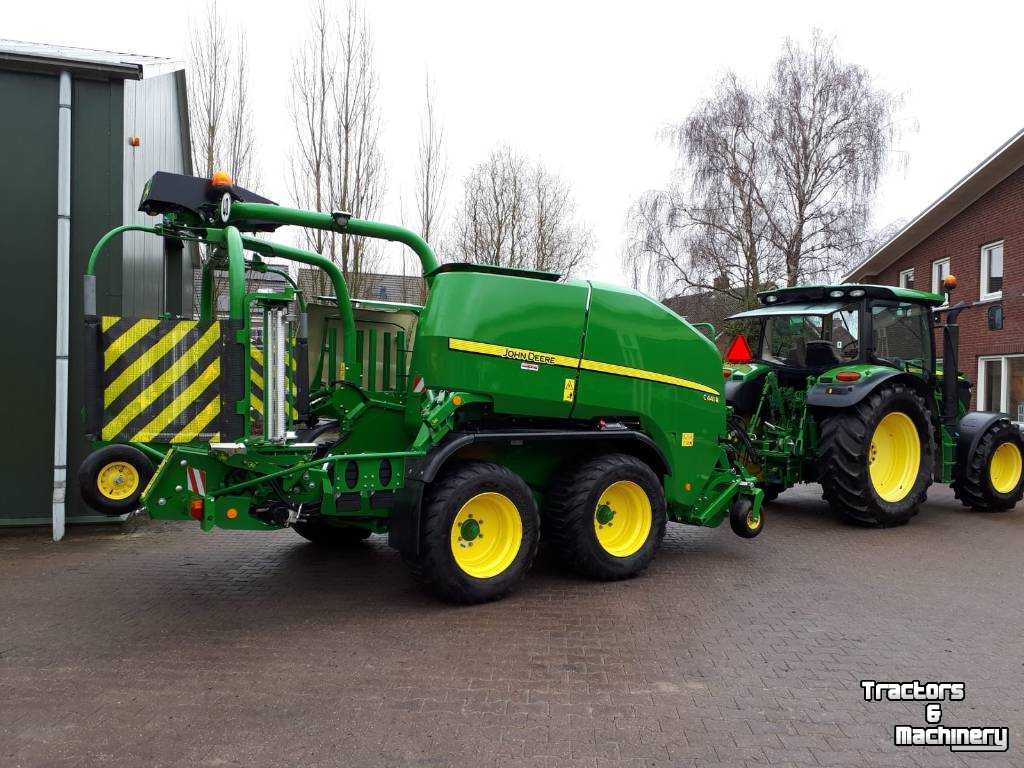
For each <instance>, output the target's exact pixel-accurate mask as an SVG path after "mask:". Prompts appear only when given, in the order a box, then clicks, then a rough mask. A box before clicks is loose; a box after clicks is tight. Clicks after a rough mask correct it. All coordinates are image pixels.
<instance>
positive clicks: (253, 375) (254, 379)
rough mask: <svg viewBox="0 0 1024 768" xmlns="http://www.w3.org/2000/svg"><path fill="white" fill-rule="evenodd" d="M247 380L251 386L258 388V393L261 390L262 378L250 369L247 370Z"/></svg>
mask: <svg viewBox="0 0 1024 768" xmlns="http://www.w3.org/2000/svg"><path fill="white" fill-rule="evenodd" d="M249 379H250V380H251V381H252V383H253V384H255V385H256V386H257V387H259V389H260V391H262V390H263V377H262V376H260V375H259V374H258V373H256V371H254V370H253V369H252V368H250V369H249Z"/></svg>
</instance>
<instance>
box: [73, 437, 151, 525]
mask: <svg viewBox="0 0 1024 768" xmlns="http://www.w3.org/2000/svg"><path fill="white" fill-rule="evenodd" d="M153 471H154V470H153V462H151V461H150V460H149V457H148V456H146V454H144V453H143V452H142V451H140V450H139V449H138V448H134V447H132V446H130V445H116V444H115V445H107V446H104V447H103V448H100V449H99V450H96V451H93V452H92V453H90V454H89V455H88V456H86V457H85V461H83V462H82V465H81V466H80V467H79V468H78V487H79V490H80V491H81V493H82V498H83V499H84V500H85V502H86V503H87V504H88V505H89V506H90V507H92V508H93V509H95V510H96V511H97V512H101V513H102V514H104V515H110V516H111V517H119V516H121V515H124V514H127V513H128V512H134V511H135V510H136V509H137V508H138V506H139V497H141V496H142V492H143V491H144V490H145V488H146V484H147V483H149V479H150V478H151V477H152V476H153Z"/></svg>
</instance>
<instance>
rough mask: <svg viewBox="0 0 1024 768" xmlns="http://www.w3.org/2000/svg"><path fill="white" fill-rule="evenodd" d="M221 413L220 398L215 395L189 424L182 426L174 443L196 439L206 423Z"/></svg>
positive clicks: (173, 439) (173, 440)
mask: <svg viewBox="0 0 1024 768" xmlns="http://www.w3.org/2000/svg"><path fill="white" fill-rule="evenodd" d="M218 413H220V398H219V397H215V398H213V400H211V401H210V402H208V403H207V404H206V407H205V408H203V410H201V411H200V412H199V413H197V414H196V415H195V418H194V419H192V421H190V422H189V423H188V424H186V425H185V426H184V427H182V428H181V431H180V432H178V434H176V435H175V436H174V437H173V438H172V439H171V442H172V443H190V442H192V441H193V440H195V439H196V437H197V436H198V435H199V433H200V432H202V431H203V430H204V429H205V428H206V425H207V424H209V423H210V422H211V421H213V418H214V416H216V415H217V414H218Z"/></svg>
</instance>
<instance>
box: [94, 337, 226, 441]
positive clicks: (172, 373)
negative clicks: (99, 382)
mask: <svg viewBox="0 0 1024 768" xmlns="http://www.w3.org/2000/svg"><path fill="white" fill-rule="evenodd" d="M218 336H220V329H219V328H218V327H217V325H216V324H214V325H211V326H210V328H209V330H208V331H207V332H206V333H204V334H203V335H202V336H201V337H200V338H199V340H198V341H197V342H196V343H195V344H193V345H192V348H191V349H189V351H188V352H186V353H185V354H184V355H182V356H181V357H179V358H178V359H177V360H175V361H174V363H172V364H171V367H170V368H168V369H167V370H166V371H164V372H163V373H162V374H160V375H159V376H158V377H157V378H156V379H155V380H154V381H153V383H152V384H150V385H149V386H148V387H146V388H145V389H144V390H142V392H140V393H139V395H138V397H136V398H135V399H134V400H132V401H131V402H130V403H128V405H126V406H125V407H124V408H123V409H122V410H121V412H120V413H119V414H117V416H115V417H114V418H113V419H111V420H110V421H109V422H107V424H106V426H104V427H103V434H104V437H103V439H104V440H112V439H113V435H116V434H118V433H119V432H120V431H121V430H122V429H124V428H125V427H126V426H128V422H130V421H131V420H132V419H134V418H135V417H136V416H138V415H139V414H140V413H142V412H143V411H144V410H146V409H147V408H149V406H151V405H152V404H153V403H155V402H156V401H157V398H159V397H160V395H162V394H163V393H164V392H165V391H167V388H168V387H170V386H171V385H173V384H174V383H175V382H176V381H178V379H180V378H181V377H182V376H183V375H185V374H186V373H188V371H190V370H191V369H192V367H193V366H194V365H195V364H196V363H198V362H199V359H200V358H201V357H202V356H203V355H204V354H206V350H208V349H209V348H210V347H211V346H212V345H213V342H215V341H216V340H217V337H218ZM105 399H106V396H104V400H105ZM105 404H106V405H109V403H105ZM108 432H109V434H110V435H111V437H107V436H106V435H107V434H108Z"/></svg>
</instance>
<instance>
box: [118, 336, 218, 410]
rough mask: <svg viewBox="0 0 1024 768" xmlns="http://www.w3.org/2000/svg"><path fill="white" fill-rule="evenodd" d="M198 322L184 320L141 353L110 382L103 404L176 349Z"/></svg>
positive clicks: (119, 393)
mask: <svg viewBox="0 0 1024 768" xmlns="http://www.w3.org/2000/svg"><path fill="white" fill-rule="evenodd" d="M146 322H149V321H148V320H140V321H139V323H140V324H141V323H146ZM152 322H154V323H158V322H160V321H159V320H153V321H152ZM197 324H198V323H196V322H195V321H193V320H183V321H182V322H180V323H178V324H177V325H176V326H174V328H173V329H172V330H171V331H170V332H169V333H167V334H166V335H165V336H164V337H163V338H162V339H160V341H158V342H157V343H156V344H154V345H153V346H152V347H150V348H149V349H147V350H146V351H145V352H144V353H143V354H141V355H139V358H138V359H137V360H135V361H134V362H133V363H132V364H131V365H129V366H128V367H127V368H125V369H124V370H123V371H122V372H121V375H120V376H118V377H117V378H116V379H114V380H113V381H112V382H110V384H108V385H107V387H106V389H105V390H104V391H103V405H104V406H108V405H110V404H111V403H112V402H114V401H115V400H116V399H117V398H118V397H119V396H120V395H121V393H122V392H124V391H125V390H126V389H127V388H128V387H129V386H130V385H131V384H132V382H133V381H135V380H136V379H137V378H139V376H141V375H142V374H144V373H145V372H146V371H148V370H149V369H150V368H152V367H153V364H154V363H156V362H157V361H158V360H159V359H160V358H161V357H163V356H164V355H166V354H167V353H168V352H170V351H171V350H172V349H174V347H175V346H177V344H178V342H179V341H181V340H182V339H183V338H185V335H186V334H187V333H188V332H189V331H191V330H192V329H193V328H194V327H195V326H196V325H197ZM211 328H219V325H218V324H217V323H214V324H213V326H211ZM131 332H132V331H130V330H129V331H128V332H127V333H125V334H124V336H127V335H128V334H129V333H131ZM124 336H122V337H121V338H124ZM120 340H121V339H118V340H117V341H116V342H114V343H115V344H116V343H118V342H119V341H120ZM112 347H113V345H111V347H108V349H107V353H109V352H110V349H111V348H112ZM117 357H120V353H118V354H117V355H116V356H115V358H114V359H115V360H116V359H117ZM107 367H109V364H107Z"/></svg>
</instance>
